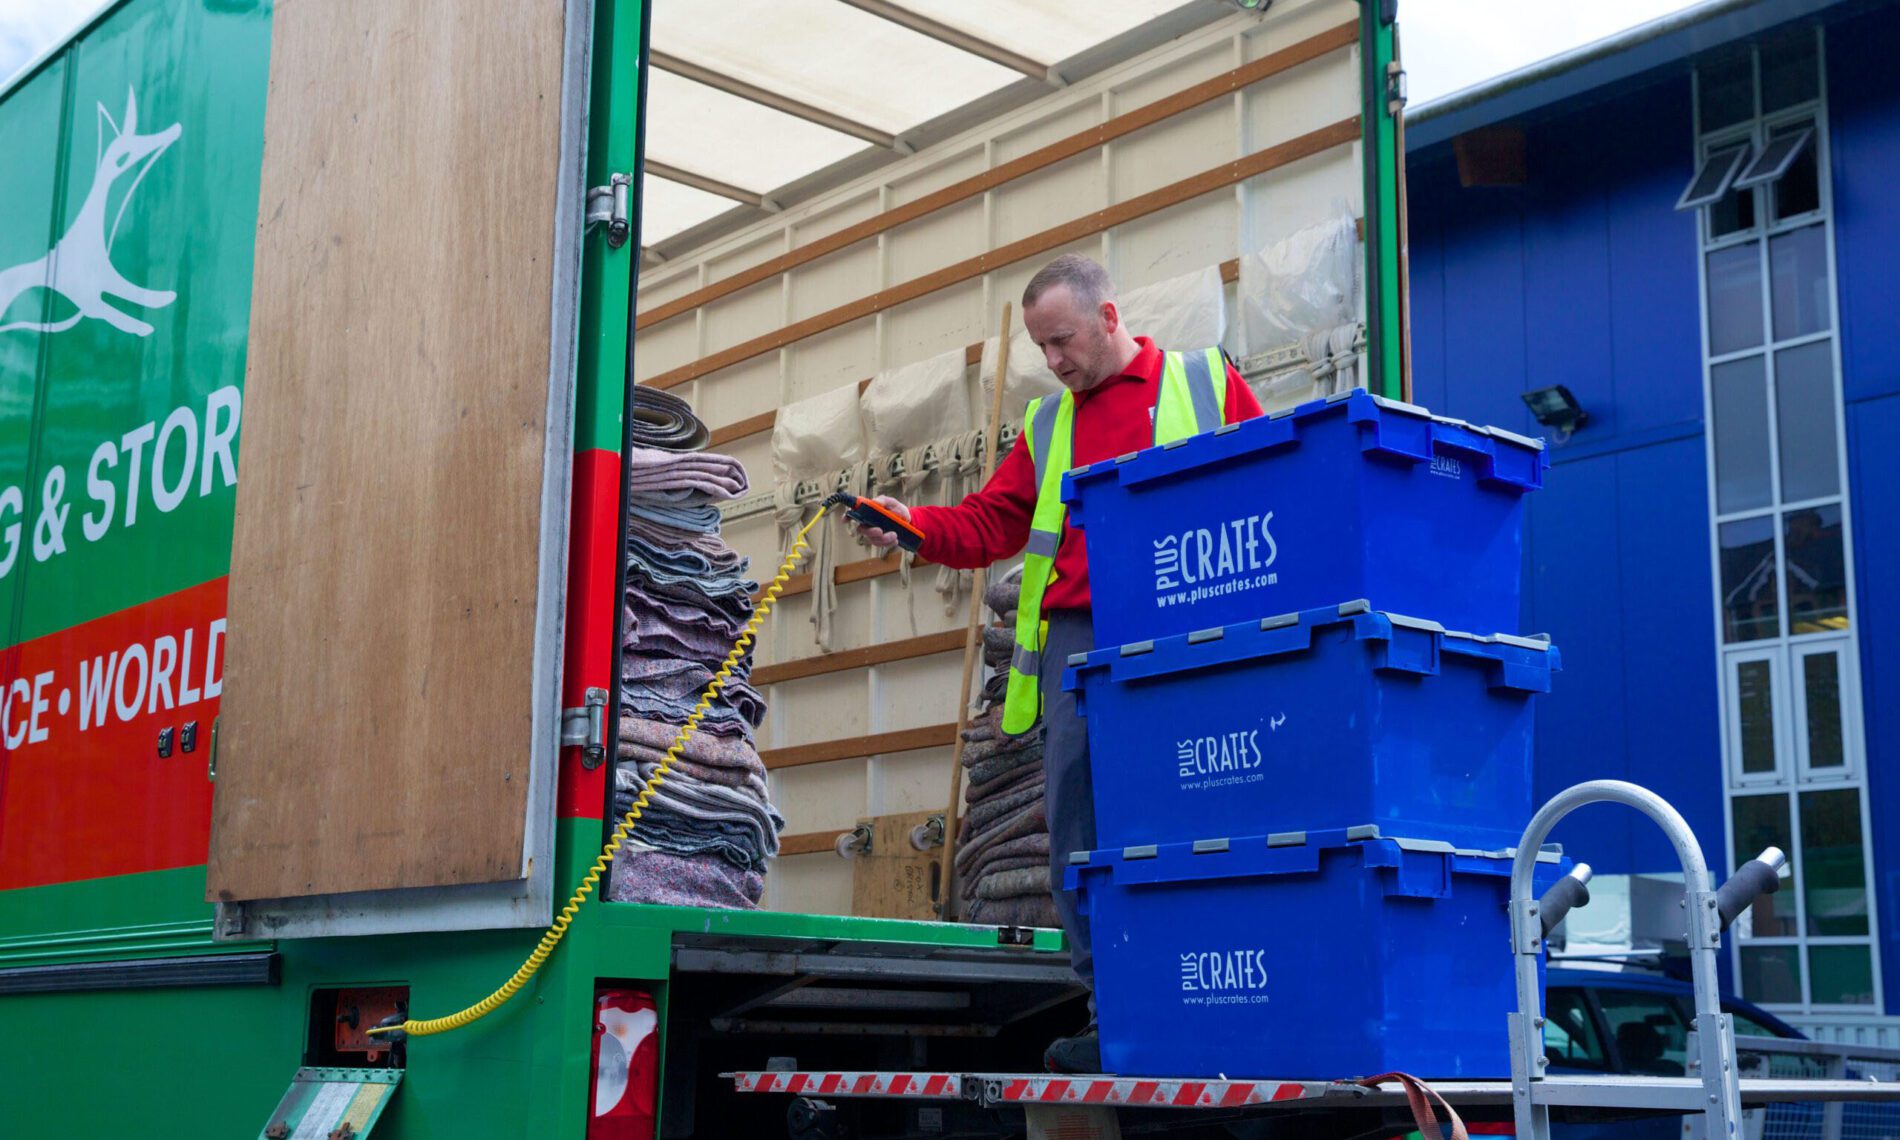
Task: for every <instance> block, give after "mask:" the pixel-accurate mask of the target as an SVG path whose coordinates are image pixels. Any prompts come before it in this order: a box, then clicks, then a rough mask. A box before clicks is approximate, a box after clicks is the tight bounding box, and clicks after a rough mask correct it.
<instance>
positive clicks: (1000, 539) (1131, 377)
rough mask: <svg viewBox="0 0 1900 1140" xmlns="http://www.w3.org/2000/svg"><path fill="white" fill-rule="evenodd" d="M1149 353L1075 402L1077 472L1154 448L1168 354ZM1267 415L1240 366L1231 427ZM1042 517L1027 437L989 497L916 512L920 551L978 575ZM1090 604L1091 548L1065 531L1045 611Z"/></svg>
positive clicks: (1151, 349) (1233, 383)
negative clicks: (921, 538) (1038, 511)
mask: <svg viewBox="0 0 1900 1140" xmlns="http://www.w3.org/2000/svg"><path fill="white" fill-rule="evenodd" d="M1135 343H1136V344H1138V345H1140V346H1141V351H1140V352H1138V353H1136V354H1135V358H1134V359H1133V360H1131V361H1129V363H1128V369H1127V371H1125V372H1123V373H1122V374H1121V375H1119V376H1111V377H1109V378H1108V379H1107V380H1104V381H1102V382H1101V383H1100V384H1097V385H1096V386H1095V387H1093V388H1091V389H1089V390H1088V391H1086V392H1082V393H1080V394H1078V395H1077V396H1076V398H1075V445H1074V462H1075V466H1077V467H1081V466H1083V465H1084V464H1088V463H1094V462H1096V461H1098V460H1102V459H1113V458H1114V457H1115V456H1117V455H1126V454H1128V453H1129V452H1131V451H1140V450H1141V449H1143V448H1145V447H1152V446H1153V445H1154V434H1155V433H1154V419H1153V414H1152V413H1153V411H1154V406H1155V397H1156V395H1157V394H1158V393H1159V392H1160V389H1161V350H1160V349H1158V348H1156V347H1155V346H1154V342H1153V341H1151V340H1149V339H1148V338H1147V337H1145V336H1143V337H1136V338H1135ZM1259 414H1260V401H1258V400H1256V399H1254V395H1253V391H1252V390H1251V389H1249V388H1248V387H1247V385H1246V383H1245V382H1243V381H1242V380H1241V378H1240V374H1239V373H1238V372H1235V371H1234V370H1233V368H1232V367H1229V368H1228V369H1227V422H1228V423H1230V424H1231V423H1238V422H1240V421H1241V420H1249V419H1252V418H1254V417H1255V416H1257V415H1259ZM1035 511H1036V466H1035V464H1034V463H1033V462H1032V461H1031V460H1030V458H1029V437H1028V435H1027V433H1025V434H1024V435H1022V436H1019V437H1017V439H1016V445H1015V446H1014V447H1012V448H1010V449H1009V454H1008V455H1006V456H1004V457H1003V462H1002V463H1001V464H1000V465H998V466H997V468H996V474H994V475H992V476H990V481H989V482H988V483H985V484H984V485H983V489H982V490H981V491H978V492H976V493H975V494H973V495H969V496H967V497H965V498H964V500H963V501H962V502H961V503H958V504H957V505H956V506H954V507H912V508H911V509H910V517H911V521H912V522H914V523H915V524H916V525H917V528H918V529H919V530H922V531H923V532H924V545H923V548H922V549H921V550H919V551H918V553H919V554H920V555H922V556H923V557H925V558H928V559H930V560H931V561H932V562H937V563H941V564H942V565H945V566H955V567H957V568H958V569H963V570H974V569H976V568H977V567H979V566H988V565H989V564H990V563H992V562H995V561H996V560H997V559H999V558H1008V557H1009V556H1010V555H1012V554H1015V553H1016V552H1018V551H1020V550H1021V549H1022V548H1023V547H1024V546H1025V545H1027V544H1028V542H1029V522H1030V519H1031V518H1032V517H1033V516H1034V514H1035ZM1088 606H1089V556H1088V545H1087V543H1086V541H1085V540H1084V539H1083V536H1082V532H1081V531H1079V530H1076V529H1075V528H1073V527H1071V526H1069V525H1068V523H1067V522H1066V520H1065V521H1064V523H1063V526H1062V545H1061V546H1060V547H1058V548H1057V550H1056V572H1055V580H1054V581H1053V582H1051V583H1050V584H1049V589H1048V592H1047V593H1045V594H1044V595H1043V600H1042V608H1043V610H1044V612H1047V611H1049V610H1085V609H1087V608H1088Z"/></svg>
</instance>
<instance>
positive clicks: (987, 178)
mask: <svg viewBox="0 0 1900 1140" xmlns="http://www.w3.org/2000/svg"><path fill="white" fill-rule="evenodd" d="M1358 40H1359V27H1358V24H1357V22H1348V23H1344V24H1341V25H1339V26H1338V27H1336V28H1332V29H1329V30H1327V31H1325V32H1321V33H1320V34H1318V35H1316V36H1312V37H1310V38H1308V39H1305V40H1302V41H1300V42H1299V43H1296V44H1290V45H1288V46H1287V47H1284V48H1282V49H1280V50H1279V51H1276V52H1271V53H1269V54H1267V55H1264V56H1262V57H1260V58H1259V59H1256V60H1253V61H1251V62H1249V63H1245V64H1242V65H1241V66H1240V67H1237V68H1235V69H1233V70H1232V71H1228V72H1225V73H1223V74H1221V75H1217V76H1214V77H1213V78H1211V79H1207V80H1205V81H1203V82H1201V83H1197V84H1195V85H1193V86H1192V87H1188V88H1185V89H1183V90H1181V91H1177V92H1175V93H1174V94H1173V95H1169V96H1167V97H1166V98H1162V99H1157V100H1155V101H1154V102H1152V103H1149V104H1146V105H1144V106H1141V107H1137V108H1135V109H1134V110H1132V111H1128V112H1125V113H1123V114H1120V115H1117V116H1115V117H1114V118H1112V119H1109V120H1107V121H1105V122H1102V123H1099V124H1097V125H1096V126H1093V127H1090V128H1089V129H1087V130H1085V131H1078V132H1077V133H1075V134H1073V135H1070V136H1068V137H1066V138H1061V139H1057V140H1056V141H1055V142H1052V143H1050V144H1049V145H1047V146H1044V147H1039V148H1037V149H1036V150H1033V151H1030V152H1029V153H1028V154H1025V155H1022V156H1020V157H1018V158H1015V159H1012V160H1010V161H1008V162H1005V163H1002V164H1000V165H998V166H996V167H994V168H992V169H990V170H986V171H984V172H983V173H981V174H976V175H972V176H970V177H969V178H965V179H962V180H961V181H958V182H955V183H952V184H951V185H949V186H946V187H944V188H943V189H941V190H938V191H936V192H934V193H931V194H926V195H924V196H923V197H921V198H918V199H917V200H915V201H912V202H906V203H905V204H903V205H901V206H898V207H896V208H894V209H891V210H886V211H885V212H883V213H881V214H878V215H877V216H875V217H871V218H867V219H865V220H864V221H862V222H859V223H858V224H857V225H854V226H849V227H846V228H845V229H842V230H839V231H838V232H836V233H833V234H828V235H826V236H824V237H822V238H819V239H818V240H816V241H813V242H810V243H809V244H807V245H803V246H800V247H799V248H797V249H795V250H792V251H791V252H790V253H785V254H781V255H780V256H778V257H774V258H772V259H770V260H768V261H764V262H761V263H760V264H758V265H755V266H753V267H751V268H750V269H746V270H744V271H742V272H740V273H735V274H733V275H732V276H731V277H728V278H724V279H722V280H720V281H718V282H715V283H714V284H711V285H708V286H706V287H704V288H701V289H696V290H694V291H693V292H691V293H687V294H685V295H684V296H681V297H678V298H676V299H674V300H672V301H668V302H666V303H665V304H661V305H655V306H654V307H653V308H651V309H648V310H646V311H645V312H642V313H640V314H639V315H638V316H636V317H635V318H634V328H635V329H645V328H650V327H651V326H653V325H656V324H658V323H660V322H661V321H664V320H668V319H670V318H672V317H677V316H679V315H680V314H682V313H686V312H690V311H692V310H693V309H696V308H698V307H699V306H701V305H704V304H706V303H707V302H709V301H715V300H718V299H719V298H720V297H724V296H728V295H730V294H732V293H735V292H737V291H739V290H741V289H745V288H748V287H750V286H753V285H756V284H758V283H759V282H761V281H764V280H767V279H768V278H771V277H775V276H777V275H778V274H780V273H783V272H785V271H786V270H788V269H793V268H796V267H798V266H800V265H805V264H808V263H810V262H812V261H815V260H817V259H818V258H821V257H824V256H827V255H829V254H832V253H836V252H837V251H839V250H841V249H846V248H848V247H850V246H853V245H856V244H857V243H858V242H861V241H865V240H866V239H869V238H872V237H875V236H877V235H878V234H881V233H883V232H885V231H886V230H890V229H895V228H896V227H898V226H901V225H903V224H905V223H906V222H913V221H916V220H917V219H919V218H922V217H925V216H927V215H930V214H933V213H936V212H937V211H939V210H942V209H944V208H946V207H949V206H954V205H956V204H957V203H958V202H963V201H967V200H968V199H971V198H974V197H976V196H977V195H979V194H982V193H984V192H986V191H989V190H993V189H995V188H996V187H998V186H1001V185H1003V184H1005V183H1008V182H1012V181H1014V180H1016V179H1018V178H1022V177H1024V176H1026V175H1030V174H1034V173H1035V172H1036V171H1038V170H1042V169H1044V168H1046V167H1049V166H1053V165H1055V164H1056V163H1058V162H1063V161H1065V160H1067V159H1070V158H1074V157H1075V156H1076V155H1078V154H1082V153H1085V152H1087V151H1090V150H1093V149H1095V148H1096V147H1099V146H1101V145H1103V144H1104V143H1108V142H1113V141H1114V140H1115V139H1118V138H1121V137H1123V136H1125V135H1129V134H1133V133H1134V132H1136V131H1139V130H1142V129H1144V128H1147V127H1151V126H1153V125H1154V124H1156V123H1159V122H1162V121H1164V120H1166V119H1169V118H1171V117H1173V116H1175V115H1178V114H1180V113H1182V112H1183V111H1188V110H1191V109H1193V108H1195V107H1198V106H1200V105H1202V104H1203V103H1207V102H1210V101H1212V100H1214V99H1218V98H1220V97H1222V96H1224V95H1229V94H1231V93H1233V92H1235V91H1238V90H1240V89H1241V88H1243V87H1249V86H1251V85H1253V84H1255V83H1258V82H1260V81H1261V80H1263V79H1266V78H1268V77H1270V76H1274V75H1278V74H1280V73H1281V72H1284V71H1288V70H1291V69H1292V68H1295V67H1299V66H1301V65H1302V64H1305V63H1310V62H1311V61H1313V60H1315V59H1318V58H1320V57H1321V56H1324V55H1327V54H1329V53H1331V52H1335V51H1340V50H1343V49H1345V48H1348V47H1351V46H1352V45H1353V44H1355V43H1357V42H1358Z"/></svg>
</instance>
